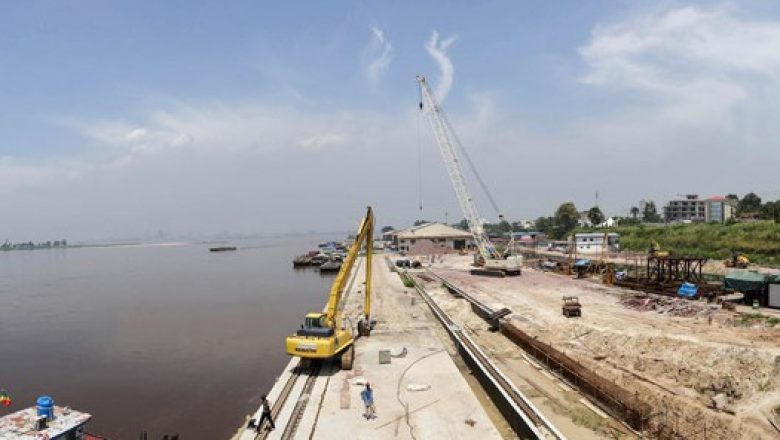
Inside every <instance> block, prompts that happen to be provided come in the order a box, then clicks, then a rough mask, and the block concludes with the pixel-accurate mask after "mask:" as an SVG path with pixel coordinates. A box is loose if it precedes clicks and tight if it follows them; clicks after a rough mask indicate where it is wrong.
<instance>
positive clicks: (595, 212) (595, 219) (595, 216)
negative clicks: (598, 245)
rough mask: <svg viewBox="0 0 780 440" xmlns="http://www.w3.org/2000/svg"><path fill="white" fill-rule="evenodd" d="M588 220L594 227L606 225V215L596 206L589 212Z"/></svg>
mask: <svg viewBox="0 0 780 440" xmlns="http://www.w3.org/2000/svg"><path fill="white" fill-rule="evenodd" d="M588 220H590V223H591V224H592V225H593V226H596V225H599V224H601V223H604V213H603V212H601V209H600V208H599V207H598V206H594V207H592V208H590V209H589V210H588Z"/></svg>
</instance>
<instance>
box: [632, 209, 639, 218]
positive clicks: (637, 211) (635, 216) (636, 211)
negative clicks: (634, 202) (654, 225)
mask: <svg viewBox="0 0 780 440" xmlns="http://www.w3.org/2000/svg"><path fill="white" fill-rule="evenodd" d="M637 216H639V208H637V207H636V206H632V207H631V217H634V219H636V218H637Z"/></svg>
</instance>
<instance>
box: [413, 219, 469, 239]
mask: <svg viewBox="0 0 780 440" xmlns="http://www.w3.org/2000/svg"><path fill="white" fill-rule="evenodd" d="M412 238H414V239H420V238H471V233H470V232H468V231H464V230H461V229H457V228H453V227H452V226H448V225H445V224H443V223H426V224H424V225H420V226H414V227H412V228H409V229H404V230H403V231H401V232H399V233H398V239H399V240H404V239H407V240H408V239H412Z"/></svg>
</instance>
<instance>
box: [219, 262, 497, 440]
mask: <svg viewBox="0 0 780 440" xmlns="http://www.w3.org/2000/svg"><path fill="white" fill-rule="evenodd" d="M361 259H362V258H361ZM373 269H374V272H373V274H374V275H373V290H374V291H373V295H372V297H373V303H372V316H373V318H374V319H375V320H376V321H377V324H376V327H375V329H374V331H373V332H372V334H371V336H370V337H364V338H359V339H358V340H357V341H356V342H355V362H354V368H353V370H352V371H342V370H340V368H338V367H337V366H335V365H332V364H328V365H325V366H323V369H322V371H321V372H320V375H319V377H318V378H317V380H316V381H315V383H314V386H313V388H312V391H311V393H310V394H305V395H303V396H301V395H300V389H301V388H302V383H303V382H304V381H305V375H304V376H301V377H300V379H298V381H297V382H296V385H295V387H294V388H293V391H292V393H291V394H290V398H289V399H287V402H286V403H285V405H284V407H283V408H282V410H281V412H280V413H279V416H278V417H277V419H276V420H275V421H276V427H277V428H276V430H275V431H273V432H271V433H270V435H269V436H268V438H269V439H276V438H281V435H282V432H283V431H284V428H285V425H286V424H287V419H288V418H289V414H290V413H291V412H292V408H293V407H294V405H295V403H296V402H298V401H299V400H301V399H303V400H305V401H307V404H306V408H305V410H304V412H303V415H302V417H301V418H300V421H299V423H298V427H297V430H296V431H295V435H294V437H295V438H296V439H308V438H310V436H311V438H315V439H339V440H341V439H367V438H371V439H430V438H442V439H443V438H448V439H449V438H452V439H458V438H462V439H476V438H478V439H500V438H503V437H502V435H501V433H500V432H499V429H498V428H496V426H495V425H494V423H493V421H492V420H491V418H490V416H489V415H488V413H487V411H486V409H485V406H483V403H481V402H480V398H482V399H484V396H477V395H476V394H475V392H474V391H473V390H472V388H471V386H470V385H469V382H467V380H466V379H465V378H464V376H463V374H462V373H461V371H460V370H459V369H458V367H457V366H456V364H455V361H454V360H453V358H452V357H451V356H450V353H449V352H448V350H447V348H448V347H447V345H446V342H447V341H445V342H443V341H442V340H441V339H440V335H439V334H438V333H437V331H436V327H437V326H439V324H438V323H437V322H436V321H434V320H433V318H432V317H429V313H428V311H427V306H426V305H425V303H424V302H423V301H422V300H421V299H420V298H418V297H417V294H416V292H415V291H414V289H409V288H405V287H404V286H403V283H402V282H401V280H400V278H399V277H398V274H396V273H393V272H391V271H390V270H389V268H388V266H387V263H386V261H385V258H384V256H383V255H381V254H379V255H376V256H375V258H374V264H373ZM364 270H365V268H364V265H363V264H360V265H359V266H358V268H357V271H356V274H355V278H354V282H353V283H352V284H351V285H350V287H348V289H347V290H348V292H347V297H346V299H345V301H344V311H345V312H344V314H345V316H347V322H351V323H352V325H353V326H354V325H356V323H357V321H358V319H359V318H360V316H361V315H362V310H363V301H364V296H363V289H364V287H365V285H364V283H363V280H364V279H365V275H364ZM280 346H281V345H280ZM381 350H390V353H391V355H392V357H391V361H390V363H389V364H380V363H379V352H380V351H381ZM296 364H297V359H295V358H293V359H292V360H291V362H290V364H289V365H288V366H287V367H286V368H285V371H284V372H283V373H282V375H281V376H280V378H279V379H278V380H277V382H276V383H275V385H274V387H273V389H272V390H271V391H270V392H269V400H271V403H272V404H273V403H274V402H276V400H277V399H278V397H279V395H280V394H281V390H282V388H283V387H284V385H285V383H286V382H287V379H288V378H289V377H290V373H291V371H292V369H293V368H294V366H295V365H296ZM366 381H368V382H370V383H371V385H372V387H373V388H374V401H375V405H376V410H377V417H376V418H374V419H372V420H367V419H366V418H364V417H363V413H364V406H363V402H362V401H361V398H360V392H361V391H362V389H363V384H364V383H365V382H366ZM409 386H413V388H414V387H421V388H427V387H430V388H428V389H426V390H423V391H411V390H410V389H409V388H408V387H409ZM259 416H260V409H258V411H257V413H256V414H255V415H254V417H257V418H259ZM502 432H503V431H502ZM254 438H255V433H254V431H253V430H245V429H243V428H242V429H240V430H239V432H238V433H237V434H236V435H235V436H234V439H240V440H250V439H254Z"/></svg>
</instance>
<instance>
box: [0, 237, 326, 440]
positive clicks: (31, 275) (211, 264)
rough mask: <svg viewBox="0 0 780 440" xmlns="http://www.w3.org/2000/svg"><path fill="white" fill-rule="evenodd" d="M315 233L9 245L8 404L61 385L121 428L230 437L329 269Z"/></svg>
mask: <svg viewBox="0 0 780 440" xmlns="http://www.w3.org/2000/svg"><path fill="white" fill-rule="evenodd" d="M316 242H317V240H316V239H307V240H301V239H297V240H266V241H264V242H254V243H250V242H247V243H241V242H238V243H235V244H237V245H238V246H239V249H238V250H237V251H235V252H217V253H212V252H209V251H208V245H205V244H191V245H141V246H128V247H105V248H69V249H51V250H31V251H10V252H0V387H5V388H6V389H7V390H8V392H9V394H10V395H11V397H12V399H13V405H12V406H11V407H10V408H7V409H6V408H3V407H0V416H1V415H5V414H8V413H9V412H12V411H15V410H19V409H22V408H24V407H27V406H31V405H33V404H34V403H35V399H36V397H37V396H39V395H44V394H47V395H51V396H52V397H54V399H55V403H56V404H58V405H67V406H70V407H72V408H74V409H77V410H81V411H85V412H89V413H91V414H92V415H93V419H92V421H91V422H90V423H89V425H88V426H87V427H88V429H87V430H88V431H89V432H93V433H96V434H101V435H104V436H107V437H109V438H111V439H113V440H122V439H137V438H138V437H139V433H140V432H141V431H147V432H148V433H149V438H150V439H159V438H162V435H163V434H173V433H179V434H180V435H181V438H182V440H185V439H186V440H189V439H207V440H210V439H227V438H229V437H230V435H231V434H232V433H233V432H234V431H235V430H236V428H237V427H238V426H239V425H240V424H241V423H242V421H243V417H244V415H246V414H248V413H250V412H252V411H254V409H256V408H257V406H258V405H259V397H260V394H261V393H263V392H266V391H268V389H269V388H270V386H271V385H272V383H273V381H274V379H275V378H276V376H277V375H278V374H279V373H280V372H281V370H282V368H283V367H284V365H285V364H286V363H287V361H288V357H287V355H286V354H285V351H284V338H285V336H286V335H287V334H288V333H289V332H291V331H292V330H294V329H295V328H297V327H298V325H299V323H300V322H302V320H303V315H304V314H305V313H306V312H309V311H315V310H320V309H321V308H322V307H323V306H324V304H325V301H326V298H327V291H328V287H329V286H330V283H331V281H332V277H322V276H320V274H319V272H317V271H316V270H311V269H308V270H306V269H304V270H300V269H298V270H294V269H293V268H292V263H291V258H292V257H293V256H294V255H296V254H299V253H302V252H303V251H305V250H306V249H307V248H310V247H312V246H313V245H315V244H316Z"/></svg>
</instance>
